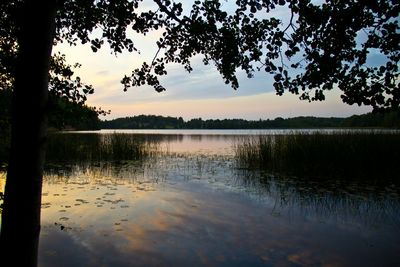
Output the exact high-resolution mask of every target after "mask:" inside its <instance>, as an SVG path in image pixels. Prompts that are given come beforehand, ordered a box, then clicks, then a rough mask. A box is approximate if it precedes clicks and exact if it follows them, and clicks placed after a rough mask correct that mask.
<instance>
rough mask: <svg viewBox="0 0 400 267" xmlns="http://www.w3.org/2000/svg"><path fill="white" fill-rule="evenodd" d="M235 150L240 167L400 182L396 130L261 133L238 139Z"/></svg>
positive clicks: (399, 153)
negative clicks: (385, 179) (382, 131)
mask: <svg viewBox="0 0 400 267" xmlns="http://www.w3.org/2000/svg"><path fill="white" fill-rule="evenodd" d="M234 151H235V156H236V163H237V166H238V167H239V168H248V169H262V170H267V171H270V172H274V173H282V174H289V175H294V176H315V177H322V176H325V177H326V176H328V177H346V178H348V177H351V178H373V179H377V180H379V179H381V178H390V179H393V180H397V181H400V135H399V134H394V133H351V132H344V133H335V134H322V133H309V134H307V133H300V134H297V133H296V134H288V135H260V136H255V137H249V138H243V139H242V140H238V141H237V142H236V143H235V145H234Z"/></svg>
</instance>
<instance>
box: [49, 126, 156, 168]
mask: <svg viewBox="0 0 400 267" xmlns="http://www.w3.org/2000/svg"><path fill="white" fill-rule="evenodd" d="M157 151H158V144H157V142H150V141H148V140H146V139H145V138H144V137H143V136H136V135H129V134H122V133H112V134H96V133H93V134H71V133H68V134H53V135H51V136H50V137H49V141H48V144H47V155H46V157H47V160H48V161H50V162H52V161H87V162H95V161H118V160H138V159H143V158H147V157H150V156H152V155H153V154H156V153H157Z"/></svg>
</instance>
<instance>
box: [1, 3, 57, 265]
mask: <svg viewBox="0 0 400 267" xmlns="http://www.w3.org/2000/svg"><path fill="white" fill-rule="evenodd" d="M56 2H57V0H41V1H34V0H26V1H25V3H24V5H23V8H22V10H21V12H20V14H19V15H20V16H19V17H18V18H17V20H18V24H19V25H20V31H19V35H18V43H19V54H18V65H17V70H16V77H15V88H14V94H13V103H12V132H11V153H10V160H9V166H8V173H7V180H6V188H5V199H4V207H3V214H2V225H1V235H0V253H1V254H2V255H1V256H0V262H1V265H2V266H36V265H37V250H38V244H39V233H40V207H41V192H42V177H43V164H44V155H45V143H46V138H47V115H46V113H47V111H46V109H47V92H48V77H49V76H48V75H49V64H50V57H51V50H52V46H53V40H54V27H55V14H56Z"/></svg>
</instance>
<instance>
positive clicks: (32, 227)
mask: <svg viewBox="0 0 400 267" xmlns="http://www.w3.org/2000/svg"><path fill="white" fill-rule="evenodd" d="M141 2H142V0H129V1H128V0H43V1H33V0H16V1H10V0H3V1H1V3H0V14H1V17H0V28H1V29H2V30H1V32H0V47H1V50H0V75H1V76H0V82H1V87H7V86H8V87H12V88H13V107H12V109H13V115H12V141H11V155H10V161H9V168H8V174H7V183H6V192H5V200H4V210H3V214H2V229H1V236H0V245H1V248H0V251H1V252H2V253H3V255H4V256H3V257H2V260H4V261H5V263H6V264H7V263H9V262H10V261H12V260H14V261H15V262H14V265H16V266H34V265H35V264H36V257H37V252H36V251H37V249H36V248H37V241H38V236H39V230H40V204H41V185H42V172H43V163H44V145H45V143H46V117H47V115H46V110H47V98H48V89H51V90H55V91H57V90H58V92H59V93H60V94H62V95H64V96H66V97H69V98H71V99H72V100H74V101H79V100H80V97H81V94H74V92H76V91H74V89H76V88H77V87H79V86H80V88H82V90H83V91H84V93H85V91H86V92H87V93H90V92H91V91H92V89H91V87H90V86H89V87H85V86H83V87H82V85H81V82H80V80H75V81H73V82H72V83H70V82H68V77H71V75H70V74H71V73H70V72H64V71H63V70H65V68H61V69H57V68H56V67H55V66H53V64H52V62H54V60H52V58H51V49H52V46H53V44H54V43H58V42H68V43H70V44H71V45H76V44H78V43H82V44H86V43H87V44H90V45H91V47H92V49H93V51H94V52H96V51H97V50H98V49H99V48H100V47H102V46H103V45H104V44H105V43H108V44H109V47H110V49H111V51H113V52H114V53H120V52H122V51H124V50H127V51H129V52H134V51H135V50H136V48H135V45H134V40H131V39H130V38H129V37H128V35H127V32H128V31H129V30H134V31H136V32H138V33H141V34H147V33H149V32H150V31H152V30H157V29H162V30H163V36H162V38H160V40H159V41H158V42H157V45H158V47H159V50H158V51H157V52H156V54H155V57H154V60H153V61H152V62H150V63H143V65H142V67H141V68H139V69H136V70H134V71H133V72H132V74H131V75H127V76H125V77H124V78H123V79H122V83H123V85H124V86H125V88H124V89H125V90H127V89H128V88H129V87H130V86H132V85H133V86H140V85H144V84H148V85H151V86H153V87H154V88H155V89H156V90H157V91H163V90H165V88H164V87H163V86H162V85H161V84H160V82H159V80H158V77H159V76H162V75H166V74H167V71H166V65H167V64H169V63H171V62H175V63H179V64H182V65H183V66H184V68H185V69H186V70H187V71H188V72H190V71H191V70H192V66H191V64H190V61H191V59H192V58H193V57H194V56H195V55H197V54H201V55H203V57H204V59H203V62H204V64H210V63H212V64H214V65H215V67H216V68H217V70H218V71H219V72H220V73H221V75H222V78H223V79H224V80H225V82H226V83H228V84H231V85H232V87H233V88H234V89H236V88H238V87H239V84H238V80H237V77H236V74H237V70H238V69H242V70H243V71H244V72H246V73H247V75H248V76H249V77H252V76H253V74H254V72H255V71H256V70H265V71H266V72H267V73H270V74H272V75H273V79H274V81H275V82H274V87H275V89H276V92H277V94H279V95H281V94H282V93H283V92H284V91H285V90H287V91H289V92H292V93H295V94H300V95H301V98H302V99H307V100H310V101H313V100H323V99H324V91H325V90H330V89H332V88H333V87H334V86H336V85H337V86H338V87H339V89H340V90H342V91H343V95H342V99H343V101H344V102H346V103H349V104H353V103H357V104H365V105H371V106H372V107H374V108H375V109H377V110H378V109H397V108H399V102H400V89H399V83H398V76H399V71H398V61H399V43H400V42H399V33H398V32H399V23H398V14H399V8H400V4H399V3H398V1H395V0H386V1H372V0H363V1H356V0H343V1H333V0H326V1H324V2H323V3H321V4H314V3H313V2H312V1H311V0H304V1H303V0H301V1H297V0H292V1H289V0H241V1H236V2H235V7H236V9H235V10H234V11H233V12H229V13H228V11H227V10H228V9H226V8H225V5H227V2H223V3H221V2H222V1H217V0H205V1H194V3H193V5H192V6H191V10H190V11H184V10H183V5H182V3H180V2H174V1H170V0H153V2H154V7H155V9H154V10H148V11H140V7H139V4H140V3H141ZM279 6H280V7H286V8H287V10H288V11H289V14H291V15H290V16H291V17H290V18H289V22H288V24H286V25H282V23H281V20H280V19H279V18H275V17H273V16H271V15H270V14H271V13H270V12H272V11H273V10H275V9H277V8H278V7H279ZM95 30H96V34H92V33H93V32H94V31H95ZM98 33H99V34H98ZM372 52H374V53H380V54H381V55H382V58H383V59H382V62H381V63H379V64H378V65H374V66H373V65H368V64H367V63H368V58H369V57H368V56H369V55H370V54H371V53H372ZM53 59H54V57H53ZM289 59H291V61H290V62H289V61H288V60H289ZM61 66H62V64H61ZM291 69H294V71H291ZM49 74H50V76H49ZM51 74H53V75H51ZM54 75H55V76H54ZM57 75H61V76H63V77H66V78H67V79H61V80H60V79H59V80H57V79H54V77H57ZM49 81H50V87H49ZM71 86H72V87H71ZM27 114H29V120H28V121H27V120H26V116H27ZM26 129H29V134H27V132H26ZM22 164H23V165H24V167H23V168H21V165H22ZM16 240H17V241H18V242H16ZM32 248H33V249H32ZM13 251H19V252H20V253H21V254H23V255H24V256H23V257H16V258H15V257H14V258H13V257H12V255H14V254H13V253H12V252H13Z"/></svg>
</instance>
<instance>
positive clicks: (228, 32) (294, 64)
mask: <svg viewBox="0 0 400 267" xmlns="http://www.w3.org/2000/svg"><path fill="white" fill-rule="evenodd" d="M144 2H145V1H142V0H129V1H128V0H64V1H61V0H60V1H59V9H58V13H57V18H56V25H57V29H56V36H55V42H57V43H58V42H68V43H69V44H71V45H77V44H80V43H82V44H90V46H91V48H92V50H93V51H94V52H96V51H97V50H99V49H100V48H101V47H102V46H103V45H104V44H106V43H107V44H108V45H109V47H110V49H111V51H112V52H114V53H121V52H123V51H129V52H134V51H137V48H136V47H135V40H132V39H131V37H129V36H130V35H129V32H130V31H134V32H137V33H140V34H144V35H145V34H148V33H150V32H152V31H155V30H162V32H163V34H162V37H161V38H160V39H159V40H158V41H157V46H158V51H155V57H154V59H153V60H152V61H151V62H144V63H143V64H142V66H141V67H140V68H138V69H134V70H133V71H132V73H131V74H129V75H126V76H125V77H124V78H123V79H122V81H121V82H122V83H123V85H124V90H127V89H128V88H129V87H130V86H142V85H145V84H147V85H150V86H153V87H154V88H155V90H157V91H159V92H160V91H163V90H165V88H164V87H163V86H162V84H161V83H160V81H159V77H160V76H163V75H166V74H167V67H166V66H167V65H168V64H170V63H178V64H181V65H182V66H183V67H184V68H185V69H186V70H187V71H188V72H190V71H191V70H192V66H191V61H192V59H193V57H194V56H196V55H199V54H200V55H202V56H203V63H204V64H213V65H215V67H216V68H217V70H218V71H219V73H220V74H221V76H222V78H223V79H224V81H225V82H226V83H227V84H230V85H231V86H232V87H233V88H234V89H237V88H238V87H239V82H238V78H237V74H238V72H239V71H244V72H245V73H246V74H247V76H248V77H250V78H251V77H252V76H253V75H254V73H255V72H256V71H263V72H266V73H267V74H268V76H271V75H272V77H273V86H274V87H275V90H276V93H277V94H279V95H282V94H283V93H284V92H285V91H289V92H291V93H294V94H298V95H300V98H301V99H305V100H309V101H315V100H324V99H325V95H324V92H325V91H327V90H331V89H333V88H336V87H338V88H339V89H340V90H341V91H342V95H341V97H342V100H343V102H345V103H348V104H358V105H368V106H372V107H373V108H374V109H375V110H382V109H398V108H399V104H400V85H399V57H400V55H399V46H400V31H399V12H400V3H399V2H398V1H396V0H361V1H357V0H342V1H336V0H325V1H311V0H301V1H300V0H241V1H239V0H238V1H235V2H234V3H233V1H232V2H230V1H229V3H228V1H218V0H204V1H193V2H192V5H191V6H190V7H187V3H185V5H184V4H183V1H171V0H153V1H152V2H151V3H152V5H148V2H149V1H146V5H145V4H144ZM22 3H23V1H21V0H19V1H2V2H1V4H0V12H1V13H2V14H1V15H2V16H1V18H0V26H1V28H2V29H3V30H2V31H1V36H0V48H1V53H0V54H1V55H0V72H1V73H0V75H1V76H0V78H1V79H0V82H1V85H0V86H4V84H6V83H7V79H5V78H4V77H5V76H7V75H8V77H11V78H12V73H13V63H12V62H13V60H14V59H15V57H16V51H17V50H18V41H17V40H18V25H19V23H18V21H19V19H21V18H20V17H19V16H18V15H19V8H20V6H21V4H22ZM282 10H283V11H284V12H286V14H288V15H287V17H283V16H277V15H276V14H279V13H278V11H282ZM93 32H96V34H93ZM376 59H378V60H376ZM57 60H58V61H57ZM53 61H54V63H57V62H58V63H59V65H58V66H57V64H53V65H52V69H51V71H52V76H51V77H52V78H51V84H52V86H53V87H54V88H59V89H60V88H62V87H63V86H66V88H75V89H76V88H79V89H80V90H81V92H83V91H84V92H86V93H90V92H92V91H93V90H92V88H91V87H90V86H89V87H85V86H83V87H82V86H81V85H82V84H81V83H80V81H77V80H75V81H71V80H70V79H69V78H71V77H72V75H70V74H71V72H69V71H72V68H71V66H69V65H65V58H64V57H63V56H62V55H56V56H54V60H53ZM62 62H64V63H62ZM63 64H64V65H63ZM4 75H5V76H4ZM57 76H60V77H62V78H60V77H59V78H57ZM3 78H4V79H3ZM60 79H61V80H63V81H62V82H60ZM8 80H9V79H8ZM67 81H68V82H67ZM67 84H69V85H71V86H70V87H68V85H67ZM79 86H81V87H79ZM55 90H58V89H55ZM60 90H61V89H60ZM60 92H61V91H60ZM71 94H72V95H73V90H72V91H70V95H71ZM67 95H68V94H67Z"/></svg>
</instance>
